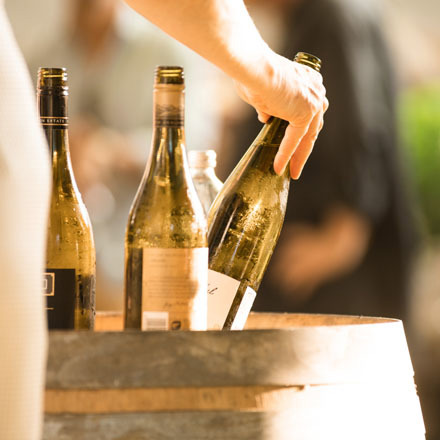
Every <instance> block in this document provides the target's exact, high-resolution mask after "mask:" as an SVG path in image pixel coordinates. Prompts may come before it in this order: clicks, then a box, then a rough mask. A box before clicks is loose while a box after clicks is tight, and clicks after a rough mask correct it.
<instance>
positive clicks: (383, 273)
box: [220, 0, 417, 319]
mask: <svg viewBox="0 0 440 440" xmlns="http://www.w3.org/2000/svg"><path fill="white" fill-rule="evenodd" d="M249 4H250V6H251V7H253V8H256V9H251V15H252V12H253V11H254V12H255V14H258V15H256V18H257V19H258V18H259V17H262V18H263V19H264V22H263V24H264V23H268V24H271V23H272V24H274V23H275V24H276V27H275V29H274V27H272V28H271V30H272V33H270V30H268V33H270V35H272V37H273V40H274V41H275V42H276V45H277V48H278V50H279V52H280V53H281V54H282V55H284V56H286V57H287V58H290V59H292V58H293V57H294V55H295V53H296V52H298V51H305V52H310V53H312V54H315V55H317V56H318V57H320V58H321V60H322V69H321V72H322V75H323V78H324V81H325V86H326V89H327V95H328V97H329V100H330V102H331V109H330V111H329V112H328V114H327V115H326V121H325V126H324V128H323V130H322V132H321V134H320V136H319V138H318V140H317V142H316V145H317V148H316V150H315V151H314V152H313V154H312V155H311V157H310V159H309V163H308V166H307V167H306V169H305V170H304V172H303V174H302V177H301V179H300V180H299V181H298V182H295V183H294V184H292V189H291V194H290V199H289V201H288V206H287V212H286V219H285V224H284V228H283V230H282V233H281V236H280V239H279V243H278V246H277V248H276V249H275V252H274V255H273V257H272V260H271V263H270V264H269V267H268V270H267V273H266V275H265V277H264V279H263V282H262V285H261V286H260V289H259V292H258V295H257V297H256V300H255V304H254V308H253V310H257V311H277V312H307V313H338V314H352V315H371V316H385V317H394V318H401V319H405V318H406V317H407V312H408V310H407V306H408V301H409V293H410V286H411V272H412V264H413V261H414V257H415V251H416V244H417V232H416V226H415V220H414V218H415V217H414V213H413V206H412V204H411V202H410V199H409V196H408V192H407V188H406V184H407V182H406V175H405V174H404V172H403V169H402V166H401V165H402V164H401V158H400V152H399V145H398V137H397V133H396V121H395V119H396V90H395V88H396V87H395V86H396V79H395V76H394V74H393V69H392V64H393V61H392V59H391V58H390V54H389V53H388V51H387V48H386V44H385V42H384V38H383V36H382V29H381V27H382V24H381V13H380V10H379V8H378V5H377V4H376V2H374V1H373V0H369V1H367V2H358V1H352V0H275V1H272V2H270V3H268V2H258V1H253V2H249ZM257 23H258V20H257ZM280 30H282V31H281V32H280ZM274 31H275V32H274ZM263 35H264V34H263ZM241 114H242V115H245V116H244V118H239V117H235V119H233V118H229V119H228V121H227V124H228V125H227V126H229V127H232V128H233V129H234V128H235V131H234V133H235V136H234V137H233V139H228V142H229V144H230V145H231V147H230V150H229V152H230V154H231V156H232V157H233V158H234V160H231V164H230V168H231V167H232V166H234V165H235V163H236V162H237V161H238V160H239V159H240V157H241V155H242V154H243V153H244V151H245V149H246V148H247V147H248V146H249V145H250V143H251V142H252V140H253V138H254V137H255V135H256V133H257V132H258V131H259V129H260V124H259V123H258V121H257V120H256V118H255V117H254V115H253V114H252V111H251V112H245V111H243V112H242V113H241ZM230 168H229V169H228V170H227V171H226V172H224V169H223V174H222V173H220V174H221V177H223V178H224V177H225V175H227V174H228V172H229V170H230Z"/></svg>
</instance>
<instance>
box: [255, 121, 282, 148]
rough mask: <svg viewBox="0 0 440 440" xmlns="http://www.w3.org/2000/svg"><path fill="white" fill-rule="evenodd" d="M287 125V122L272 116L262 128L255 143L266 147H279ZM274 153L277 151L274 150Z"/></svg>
mask: <svg viewBox="0 0 440 440" xmlns="http://www.w3.org/2000/svg"><path fill="white" fill-rule="evenodd" d="M288 125H289V122H287V121H284V120H283V119H280V118H275V117H273V116H272V117H271V118H269V120H268V121H267V122H266V124H264V126H263V128H262V129H261V131H260V133H259V134H258V136H257V139H256V142H259V143H260V144H266V145H267V146H271V147H279V145H280V144H281V141H282V140H283V137H284V133H285V132H286V129H287V127H288ZM276 153H277V150H275V154H276Z"/></svg>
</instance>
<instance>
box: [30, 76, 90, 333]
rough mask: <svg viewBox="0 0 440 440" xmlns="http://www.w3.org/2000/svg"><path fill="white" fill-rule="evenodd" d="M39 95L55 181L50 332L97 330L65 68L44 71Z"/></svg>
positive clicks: (48, 277) (47, 280)
mask: <svg viewBox="0 0 440 440" xmlns="http://www.w3.org/2000/svg"><path fill="white" fill-rule="evenodd" d="M37 97H38V108H39V112H40V120H41V124H42V126H43V129H44V131H45V134H46V138H47V142H48V145H49V150H50V156H51V158H52V178H53V181H52V194H51V201H50V214H49V227H48V237H47V251H46V272H45V274H44V294H45V295H46V298H47V317H48V325H49V329H93V326H94V321H95V258H96V256H95V245H94V242H93V234H92V227H91V224H90V220H89V215H88V213H87V210H86V207H85V205H84V203H83V202H82V199H81V195H80V193H79V191H78V188H77V186H76V183H75V178H74V176H73V171H72V165H71V162H70V153H69V138H68V116H67V100H68V85H67V72H66V69H65V68H40V69H39V72H38V84H37Z"/></svg>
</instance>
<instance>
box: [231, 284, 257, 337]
mask: <svg viewBox="0 0 440 440" xmlns="http://www.w3.org/2000/svg"><path fill="white" fill-rule="evenodd" d="M256 296H257V292H255V290H254V289H252V288H250V287H249V286H248V287H247V288H246V290H245V292H244V295H243V298H242V300H241V303H240V307H239V308H238V311H237V314H236V315H235V318H234V321H233V322H232V325H231V330H243V329H244V326H245V324H246V321H247V318H248V316H249V313H250V311H251V308H252V305H253V304H254V300H255V297H256Z"/></svg>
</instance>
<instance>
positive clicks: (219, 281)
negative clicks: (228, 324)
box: [208, 269, 240, 330]
mask: <svg viewBox="0 0 440 440" xmlns="http://www.w3.org/2000/svg"><path fill="white" fill-rule="evenodd" d="M239 287H240V281H237V280H235V279H234V278H231V277H228V276H227V275H224V274H222V273H219V272H216V271H215V270H211V269H209V270H208V329H209V330H221V329H222V328H223V325H224V323H225V321H226V317H227V316H228V313H229V309H230V308H231V305H232V302H233V301H234V298H235V295H236V293H237V290H238V288H239Z"/></svg>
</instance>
